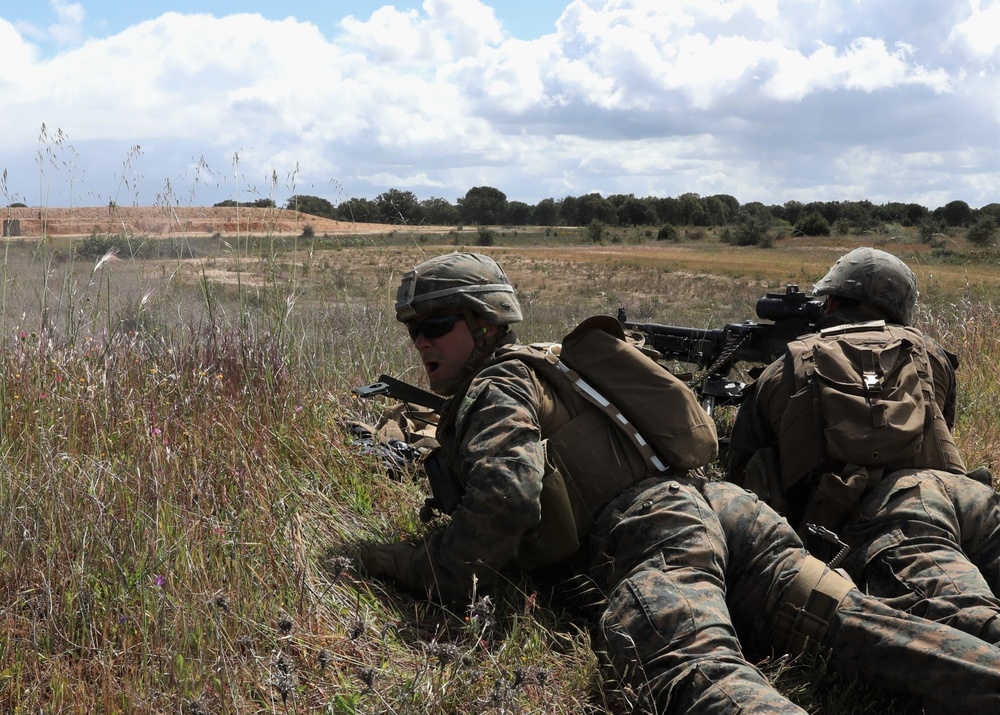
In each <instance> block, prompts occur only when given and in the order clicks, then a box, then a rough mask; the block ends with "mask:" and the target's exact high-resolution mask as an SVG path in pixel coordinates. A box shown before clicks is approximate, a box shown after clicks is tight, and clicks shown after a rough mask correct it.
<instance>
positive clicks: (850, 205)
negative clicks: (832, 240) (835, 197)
mask: <svg viewBox="0 0 1000 715" xmlns="http://www.w3.org/2000/svg"><path fill="white" fill-rule="evenodd" d="M839 218H842V219H846V220H847V221H848V222H849V223H850V224H851V228H853V229H854V232H855V233H863V232H865V231H870V230H872V229H873V228H874V227H875V224H876V219H875V207H874V206H873V205H872V202H871V201H845V202H843V203H842V204H841V214H840V217H839ZM836 220H837V219H834V221H828V223H830V224H832V223H834V222H835V221H836Z"/></svg>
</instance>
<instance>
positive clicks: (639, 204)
mask: <svg viewBox="0 0 1000 715" xmlns="http://www.w3.org/2000/svg"><path fill="white" fill-rule="evenodd" d="M608 201H610V202H611V204H612V205H613V206H614V207H615V210H616V213H617V215H618V224H619V225H621V226H652V225H654V224H655V223H657V221H656V211H654V210H653V207H652V205H651V203H650V202H649V201H645V200H643V199H637V198H636V197H635V195H634V194H616V195H615V196H609V197H608Z"/></svg>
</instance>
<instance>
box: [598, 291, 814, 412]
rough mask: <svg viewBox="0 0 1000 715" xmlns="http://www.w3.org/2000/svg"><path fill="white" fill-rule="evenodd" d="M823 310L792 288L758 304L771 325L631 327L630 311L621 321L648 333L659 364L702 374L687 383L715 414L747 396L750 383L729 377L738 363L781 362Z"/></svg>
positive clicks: (622, 314)
mask: <svg viewBox="0 0 1000 715" xmlns="http://www.w3.org/2000/svg"><path fill="white" fill-rule="evenodd" d="M822 310H823V301H822V300H814V299H813V297H812V295H810V294H809V293H802V292H801V291H800V290H799V287H798V286H797V285H788V286H786V287H785V292H784V293H768V294H767V295H765V296H763V297H762V298H760V299H759V300H758V301H757V317H759V318H761V319H763V320H769V321H771V322H770V323H754V322H750V321H746V322H743V323H729V324H727V325H726V326H725V327H723V328H715V329H704V330H703V329H699V328H688V327H678V326H673V325H660V324H659V323H637V322H631V321H629V320H628V316H627V314H626V311H625V308H619V309H618V320H619V322H621V323H622V325H623V326H625V327H626V328H628V329H630V330H635V331H638V332H640V333H643V334H644V335H645V338H646V346H647V347H649V348H652V349H653V350H655V351H656V353H658V354H657V356H656V357H657V359H658V360H660V361H663V362H669V361H677V362H682V363H689V364H693V365H695V366H697V368H698V369H699V370H700V371H702V372H701V375H700V376H698V377H696V378H695V379H693V380H691V381H690V382H689V383H688V384H689V385H690V386H691V387H692V388H693V389H695V391H696V392H697V393H698V396H699V397H700V399H701V404H702V406H703V407H704V408H705V410H706V411H707V412H708V414H709V415H711V414H712V413H713V412H714V411H715V407H716V405H726V404H738V403H739V401H740V398H741V397H742V395H743V390H744V389H745V388H746V383H743V382H739V381H736V380H732V379H730V377H729V373H730V372H731V370H732V368H733V366H734V365H735V364H736V363H738V362H749V363H757V364H758V365H767V364H769V363H771V362H772V361H774V360H776V359H777V358H779V357H781V356H782V355H783V354H784V352H785V346H786V345H787V344H788V343H789V342H790V341H792V340H794V339H795V338H797V337H799V336H800V335H804V334H806V333H809V332H813V331H814V329H815V325H816V322H817V321H818V320H819V317H820V314H821V313H822Z"/></svg>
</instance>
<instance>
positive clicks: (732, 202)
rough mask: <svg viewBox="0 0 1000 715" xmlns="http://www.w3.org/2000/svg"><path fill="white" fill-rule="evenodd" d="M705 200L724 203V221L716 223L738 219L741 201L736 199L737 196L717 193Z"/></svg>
mask: <svg viewBox="0 0 1000 715" xmlns="http://www.w3.org/2000/svg"><path fill="white" fill-rule="evenodd" d="M705 200H706V201H712V202H713V203H714V202H719V203H721V204H722V206H723V213H722V223H719V224H716V225H718V226H721V225H722V224H726V223H732V222H733V221H735V220H736V216H737V215H738V214H739V212H740V202H739V201H737V200H736V197H735V196H730V195H729V194H715V195H713V196H709V197H708V198H706V199H705Z"/></svg>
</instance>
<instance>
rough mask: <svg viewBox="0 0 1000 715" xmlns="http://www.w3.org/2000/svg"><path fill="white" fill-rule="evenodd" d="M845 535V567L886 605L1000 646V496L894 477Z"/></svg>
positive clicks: (921, 476) (939, 475)
mask: <svg viewBox="0 0 1000 715" xmlns="http://www.w3.org/2000/svg"><path fill="white" fill-rule="evenodd" d="M861 510H862V519H861V521H860V523H858V524H856V525H853V526H850V527H848V528H847V529H846V530H845V531H844V534H843V538H844V540H845V541H846V542H847V543H848V544H849V545H850V546H851V549H852V551H851V554H850V555H849V556H848V558H847V560H846V561H845V562H844V564H843V566H844V568H845V569H846V570H847V572H848V573H850V574H851V577H852V578H853V579H854V580H855V582H856V583H857V584H858V586H859V587H860V588H861V589H862V590H863V591H865V592H866V593H868V594H870V595H872V596H876V597H878V598H879V599H881V600H883V601H884V602H885V603H887V604H889V605H891V606H893V607H895V608H898V609H900V610H904V611H908V612H909V613H913V614H914V615H918V616H922V617H924V618H929V619H931V620H934V621H939V622H941V623H947V624H948V625H950V626H952V627H954V628H958V629H959V630H963V631H965V632H966V633H971V634H973V635H975V636H978V637H980V638H982V639H983V640H986V641H989V642H990V643H1000V618H998V616H1000V494H997V492H995V491H994V490H993V489H991V488H989V487H987V486H984V485H983V484H980V483H979V482H977V481H975V480H973V479H970V478H968V477H966V476H963V475H957V474H949V473H947V472H938V471H932V470H919V471H918V470H907V471H902V472H894V473H892V474H891V475H889V476H888V477H885V478H883V480H882V481H881V482H879V484H878V485H877V486H876V487H875V488H874V489H872V490H871V491H870V492H868V493H866V494H865V497H864V499H863V501H862V503H861Z"/></svg>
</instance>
